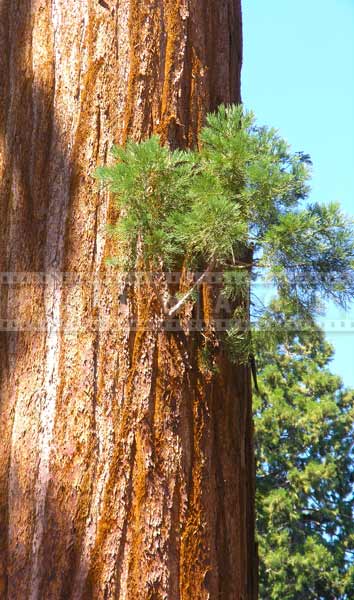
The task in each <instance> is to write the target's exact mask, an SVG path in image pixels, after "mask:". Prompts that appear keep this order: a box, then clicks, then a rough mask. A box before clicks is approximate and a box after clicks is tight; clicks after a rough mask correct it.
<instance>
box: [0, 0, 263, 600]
mask: <svg viewBox="0 0 354 600" xmlns="http://www.w3.org/2000/svg"><path fill="white" fill-rule="evenodd" d="M0 2H1V3H0V6H1V14H0V44H1V46H0V70H1V89H0V95H1V98H0V102H1V103H0V127H1V130H0V135H1V142H0V143H1V146H0V148H1V150H0V161H1V162H0V168H1V174H0V183H1V188H2V192H1V236H0V270H1V271H2V273H9V275H8V276H6V275H3V276H2V281H1V284H2V285H1V313H0V318H2V319H5V318H6V322H5V321H1V326H2V329H3V330H4V331H3V332H2V333H1V334H0V337H1V346H0V361H1V362H0V366H1V436H2V445H1V456H0V478H1V479H0V511H1V512H0V519H1V541H0V544H1V545H0V598H1V599H4V600H5V599H8V600H17V599H18V600H23V599H25V598H28V599H29V600H38V599H43V600H44V599H45V600H47V599H48V600H56V599H58V600H59V599H63V600H64V599H65V600H67V599H71V600H79V599H91V598H92V599H95V600H96V599H99V600H100V599H102V600H103V599H112V600H113V599H114V600H116V599H117V600H118V599H119V600H120V599H123V598H124V599H129V600H138V599H142V600H145V599H146V600H148V599H150V600H153V599H155V600H157V599H161V600H162V599H165V600H179V599H181V600H199V599H201V600H202V599H203V600H204V599H207V598H209V599H211V600H216V599H217V598H222V599H225V600H238V599H240V600H241V598H242V599H243V600H246V599H247V600H249V599H254V598H255V597H256V578H255V549H254V538H253V520H254V515H253V499H254V498H253V497H254V491H253V449H252V424H251V399H250V398H251V393H250V379H249V372H248V369H247V368H246V367H244V368H237V369H235V368H231V366H230V364H229V363H228V361H227V359H226V357H225V356H223V355H222V353H219V356H218V366H219V374H217V375H212V374H210V373H205V372H204V371H203V369H201V368H200V365H199V362H198V344H199V338H200V336H199V337H198V334H195V335H194V334H193V335H192V334H191V335H185V334H184V333H177V334H173V333H168V332H160V333H157V332H154V331H151V330H149V329H148V328H146V327H144V324H146V320H147V318H148V316H151V315H152V314H154V310H155V306H154V303H156V299H155V298H154V295H153V294H151V291H149V289H144V288H143V287H141V288H140V289H137V288H135V291H134V295H132V293H131V292H129V294H128V297H127V298H128V299H127V300H126V303H125V304H124V303H122V302H119V296H120V294H122V293H124V292H125V291H126V289H127V287H126V284H125V283H124V281H123V280H119V279H118V278H117V275H116V274H115V273H114V271H111V270H110V269H109V268H108V267H106V263H105V257H107V256H109V255H110V253H111V252H112V247H111V246H110V245H111V244H112V242H109V241H107V239H106V234H105V226H106V224H107V222H108V221H109V219H110V217H111V216H112V214H113V213H112V209H111V208H110V204H109V203H110V199H109V197H108V195H107V194H106V193H105V192H102V191H98V190H97V187H96V186H95V183H94V181H93V179H92V176H91V175H92V171H93V169H94V168H95V167H96V166H97V164H102V163H104V162H105V161H106V159H107V153H108V151H109V149H110V147H111V145H112V143H113V142H114V141H115V142H124V140H125V139H126V138H127V137H128V136H132V137H134V138H135V139H141V138H142V137H144V136H146V135H149V134H151V133H152V132H159V133H160V135H161V138H162V140H163V141H164V142H169V143H170V144H171V146H188V145H192V144H194V143H195V142H196V139H197V132H198V130H199V128H200V126H201V124H202V122H203V118H204V115H205V113H206V111H208V110H211V109H214V108H215V107H216V106H217V105H218V104H219V103H220V102H234V101H239V99H240V97H239V88H240V82H239V74H240V67H241V46H242V44H241V9H240V5H239V0H219V1H218V2H214V1H213V0H146V1H145V0H144V1H143V2H142V1H140V2H139V1H138V0H121V1H120V2H117V0H106V1H105V2H104V1H103V0H95V1H93V0H79V1H74V0H51V1H48V0H11V1H10V0H0ZM64 272H65V273H69V274H71V275H70V277H69V279H67V280H64V279H63V273H64ZM11 273H12V274H14V275H11ZM34 273H37V274H40V273H45V274H46V279H45V281H42V280H41V279H40V276H37V278H36V276H34V275H33V274H34ZM73 273H75V274H76V275H77V276H78V281H73V277H72V274H73ZM24 274H27V275H26V276H24ZM60 274H61V275H60ZM211 295H212V293H211V291H210V289H209V287H207V286H205V289H204V292H203V306H204V317H205V319H208V311H209V309H210V305H211ZM132 314H134V315H137V318H138V323H139V325H140V326H139V327H138V330H137V331H133V330H132V328H131V327H130V326H129V317H130V315H132ZM12 329H13V330H12Z"/></svg>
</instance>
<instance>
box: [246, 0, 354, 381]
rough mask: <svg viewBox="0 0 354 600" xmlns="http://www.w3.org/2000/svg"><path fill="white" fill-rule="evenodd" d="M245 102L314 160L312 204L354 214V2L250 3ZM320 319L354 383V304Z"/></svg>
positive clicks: (338, 364)
mask: <svg viewBox="0 0 354 600" xmlns="http://www.w3.org/2000/svg"><path fill="white" fill-rule="evenodd" d="M242 6H243V35H244V59H243V70H242V99H243V102H244V104H245V106H246V107H247V108H249V109H252V110H253V111H254V112H255V114H256V117H257V120H258V122H259V123H260V124H262V125H270V126H272V127H276V128H277V129H278V130H279V132H280V133H281V135H282V136H283V137H284V138H285V139H286V140H287V141H288V142H289V143H290V144H291V146H292V148H293V150H294V151H299V150H302V151H304V152H306V153H309V154H310V155H311V158H312V161H313V178H312V192H311V196H310V199H311V200H313V201H320V202H328V201H331V200H336V201H339V202H340V203H341V205H342V207H343V210H344V211H345V212H347V213H348V214H350V215H351V216H353V215H354V0H296V1H294V0H243V2H242ZM320 323H321V324H322V325H323V326H324V329H325V330H326V331H327V337H328V339H329V340H330V341H331V343H333V344H334V346H335V350H336V354H335V358H334V361H333V363H332V370H333V371H334V372H336V373H338V374H339V375H341V376H342V378H343V381H344V383H345V384H346V385H352V386H354V360H353V357H352V355H353V354H354V306H353V307H352V308H351V309H350V311H349V312H348V313H347V314H345V313H344V312H343V311H342V310H340V309H337V308H336V307H334V306H329V307H328V311H327V313H326V315H325V316H324V317H323V318H321V319H320Z"/></svg>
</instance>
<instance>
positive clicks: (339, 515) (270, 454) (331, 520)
mask: <svg viewBox="0 0 354 600" xmlns="http://www.w3.org/2000/svg"><path fill="white" fill-rule="evenodd" d="M261 324H262V326H263V336H265V335H266V334H267V332H268V344H267V347H265V346H264V343H263V341H264V337H263V341H262V342H260V338H259V337H257V336H256V341H255V343H256V346H257V350H258V357H259V358H258V366H259V378H258V379H259V386H260V392H261V393H260V395H258V396H256V397H255V398H254V403H255V428H256V446H257V462H258V470H257V513H258V522H257V527H258V538H259V553H260V590H261V593H260V598H261V600H305V599H306V600H321V599H324V600H327V599H328V600H329V599H337V600H344V599H346V600H349V599H351V598H354V565H353V557H354V485H353V483H354V452H353V434H354V431H353V429H354V428H353V424H354V391H353V390H345V389H344V388H343V385H342V382H341V380H340V378H339V377H337V376H335V375H333V374H332V373H331V372H330V370H329V363H330V360H331V357H332V355H333V350H332V348H331V346H330V345H329V344H328V343H326V341H325V340H324V335H323V334H322V332H321V331H320V330H319V329H318V328H317V327H316V326H315V325H312V326H311V327H310V326H307V327H304V323H303V322H302V320H301V319H299V318H298V317H297V316H296V315H295V316H294V315H292V314H291V312H290V311H289V308H287V307H284V306H283V305H282V304H281V303H279V302H278V303H277V304H275V305H273V307H272V313H269V315H268V316H267V317H264V318H263V322H262V323H261ZM270 340H271V341H270ZM351 564H352V565H353V566H351Z"/></svg>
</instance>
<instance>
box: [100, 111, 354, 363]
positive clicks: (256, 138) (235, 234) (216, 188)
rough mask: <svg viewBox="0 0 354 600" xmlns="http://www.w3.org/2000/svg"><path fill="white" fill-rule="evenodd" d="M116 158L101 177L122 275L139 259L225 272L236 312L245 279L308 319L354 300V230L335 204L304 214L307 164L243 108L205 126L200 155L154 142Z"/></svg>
mask: <svg viewBox="0 0 354 600" xmlns="http://www.w3.org/2000/svg"><path fill="white" fill-rule="evenodd" d="M113 156H114V159H115V161H114V163H113V164H112V165H111V166H105V167H101V168H99V169H98V170H97V173H96V175H97V177H98V179H100V180H101V181H102V182H103V183H105V184H107V185H108V187H109V189H110V190H111V191H112V192H113V193H114V197H115V199H116V204H117V207H118V209H119V213H120V216H119V219H118V222H117V223H115V224H113V226H112V227H111V233H112V234H113V235H114V236H116V238H117V256H116V257H114V258H113V261H114V262H115V263H117V264H118V265H119V266H121V267H122V268H134V266H135V265H136V260H137V257H138V256H139V259H140V262H139V268H141V265H142V264H143V268H145V269H146V270H155V269H159V270H172V269H173V270H177V269H180V268H181V266H182V264H183V265H185V266H186V267H187V268H190V269H194V270H201V271H203V270H206V269H208V270H218V271H223V272H227V276H226V279H227V280H226V285H225V294H226V295H227V297H228V298H230V299H232V301H233V303H234V305H236V306H239V304H240V303H241V304H242V305H244V300H242V297H243V298H245V297H247V303H248V298H249V296H250V294H249V290H248V291H247V292H245V281H246V280H247V277H248V280H247V281H248V282H250V281H251V279H253V280H255V279H256V278H257V277H258V276H260V275H262V276H264V275H266V276H267V278H268V280H269V281H270V282H271V283H272V284H273V285H274V286H275V287H276V289H277V291H278V294H279V297H280V298H282V300H286V301H287V302H289V303H291V304H292V310H293V312H294V311H295V312H296V313H297V314H299V315H302V317H303V318H310V319H311V317H312V315H313V313H314V311H315V310H316V309H317V307H318V299H319V298H320V297H321V298H326V297H332V298H333V299H334V300H335V301H338V302H341V303H345V301H346V300H348V299H349V298H350V297H351V296H352V295H353V290H354V271H353V262H354V242H353V240H354V236H353V228H352V224H351V223H349V222H348V220H347V219H346V217H345V216H344V215H343V214H342V213H341V211H340V209H339V207H338V205H336V204H330V205H328V206H321V205H318V204H316V205H313V206H308V207H306V208H305V207H304V206H303V201H304V200H305V199H306V196H307V194H308V191H309V188H308V180H309V175H310V164H311V161H310V160H309V157H308V155H306V154H304V153H301V152H298V153H292V152H291V151H290V148H289V146H288V144H287V143H286V142H285V141H284V140H282V139H281V138H280V137H279V135H278V134H277V132H276V131H275V130H273V129H268V128H266V127H258V126H257V125H256V123H255V119H254V116H253V115H252V113H250V112H246V111H244V109H243V107H242V106H230V107H228V108H226V107H224V106H221V107H220V108H219V110H218V111H217V112H216V113H215V114H211V115H209V116H208V117H207V122H206V125H205V127H204V128H203V129H202V131H201V134H200V149H199V150H198V151H197V150H194V151H173V152H172V151H170V150H169V149H168V148H163V147H161V146H160V144H159V139H158V137H156V136H154V137H152V138H150V139H148V140H146V141H144V142H142V143H134V142H132V141H129V142H128V143H127V144H126V146H125V147H124V148H122V147H116V148H114V151H113ZM240 271H243V274H244V275H245V277H243V278H242V276H240ZM251 293H252V286H251ZM247 311H248V308H247V307H245V308H244V312H245V315H246V317H247V318H248V312H247ZM236 321H237V316H236V319H235V327H234V328H233V330H232V331H230V335H229V336H228V340H229V342H230V344H229V345H230V347H231V341H232V340H234V341H235V352H233V353H232V354H233V355H236V354H237V348H238V346H239V345H240V343H241V345H242V346H243V345H244V344H245V343H246V337H247V336H246V337H245V335H244V333H243V332H241V333H240V332H239V333H240V335H241V337H242V339H240V335H238V333H237V331H236V328H237V323H236ZM247 339H248V340H249V336H248V337H247ZM246 354H247V352H246Z"/></svg>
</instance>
